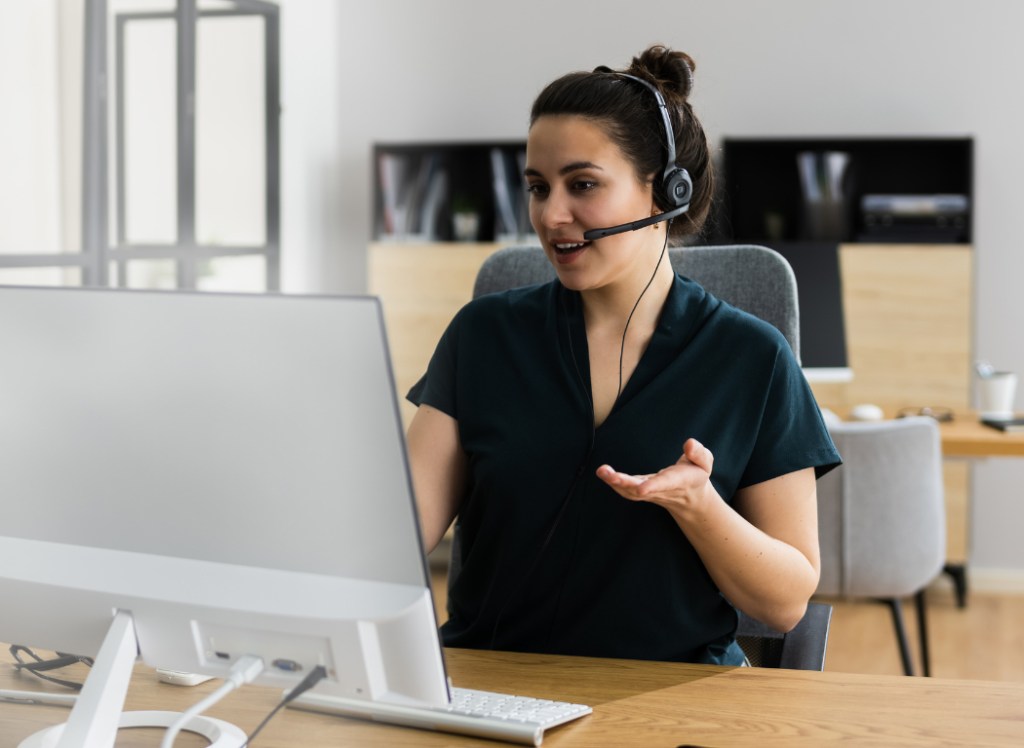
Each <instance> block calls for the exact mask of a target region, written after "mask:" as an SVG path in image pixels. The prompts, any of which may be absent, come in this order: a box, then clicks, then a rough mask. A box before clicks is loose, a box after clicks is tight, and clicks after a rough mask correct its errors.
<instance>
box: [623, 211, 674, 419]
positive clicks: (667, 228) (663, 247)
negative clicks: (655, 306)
mask: <svg viewBox="0 0 1024 748" xmlns="http://www.w3.org/2000/svg"><path fill="white" fill-rule="evenodd" d="M671 229H672V219H671V218H670V219H669V220H668V221H666V222H665V243H664V244H662V245H661V254H660V255H658V263H657V264H656V265H655V266H654V272H653V273H651V279H650V280H649V281H647V285H646V286H644V290H643V291H641V292H640V295H639V296H637V298H636V303H635V304H633V308H632V309H631V310H630V312H629V316H628V317H626V326H625V327H624V328H622V345H621V346H620V348H619V389H618V390H617V391H616V393H615V402H616V403H617V402H618V401H619V395H621V394H622V359H623V358H624V357H625V355H626V332H627V331H628V330H629V323H630V322H631V321H632V319H633V312H635V311H636V308H637V307H638V306H640V300H641V299H643V297H644V294H645V293H647V289H648V288H650V287H651V284H652V283H654V279H655V277H656V276H657V275H658V268H660V267H661V261H662V260H663V259H665V250H666V249H668V235H669V232H670V231H671ZM614 407H615V405H614V404H613V405H612V408H614Z"/></svg>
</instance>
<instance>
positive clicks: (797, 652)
mask: <svg viewBox="0 0 1024 748" xmlns="http://www.w3.org/2000/svg"><path fill="white" fill-rule="evenodd" d="M739 615H740V623H739V627H738V628H737V629H736V641H737V642H738V643H739V645H740V647H741V648H742V649H743V653H744V654H745V655H746V656H747V659H748V660H750V664H751V665H753V666H754V667H778V668H786V669H788V670H823V669H824V668H825V649H826V647H827V646H828V630H829V626H830V625H831V622H832V606H831V605H828V604H826V603H808V604H807V612H806V613H805V614H804V617H803V618H802V619H800V623H798V624H797V625H796V626H795V627H794V628H793V630H792V631H788V632H786V633H780V632H778V631H776V630H774V629H772V628H770V627H768V626H767V625H765V624H763V623H761V622H760V621H757V620H755V619H753V618H750V617H749V616H747V615H744V614H743V613H742V612H741V613H740V614H739Z"/></svg>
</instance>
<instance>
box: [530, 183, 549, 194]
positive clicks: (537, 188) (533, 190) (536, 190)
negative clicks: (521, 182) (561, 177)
mask: <svg viewBox="0 0 1024 748" xmlns="http://www.w3.org/2000/svg"><path fill="white" fill-rule="evenodd" d="M526 191H527V192H528V193H529V194H530V195H532V196H533V197H544V196H545V195H547V194H548V187H547V185H545V184H539V183H538V184H528V185H526Z"/></svg>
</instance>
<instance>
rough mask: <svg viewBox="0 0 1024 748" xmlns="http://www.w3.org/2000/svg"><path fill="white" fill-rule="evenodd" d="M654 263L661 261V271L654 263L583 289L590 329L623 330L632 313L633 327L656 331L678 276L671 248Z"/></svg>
mask: <svg viewBox="0 0 1024 748" xmlns="http://www.w3.org/2000/svg"><path fill="white" fill-rule="evenodd" d="M659 256H660V255H659ZM654 262H657V263H658V265H657V270H655V268H654V266H653V265H650V266H649V267H648V268H647V269H645V270H643V271H641V272H637V273H634V274H632V275H631V276H630V277H628V278H624V279H622V280H620V281H618V282H616V283H612V284H609V285H607V286H602V287H601V288H595V289H589V290H586V291H583V292H582V293H581V296H582V300H583V317H584V319H585V320H586V324H587V328H588V329H595V328H604V327H607V326H610V327H612V328H617V329H619V330H621V329H622V328H623V326H624V325H625V324H626V320H627V319H628V318H629V316H630V314H632V315H633V318H632V320H631V321H630V323H629V324H630V328H634V325H635V326H636V327H637V328H647V329H651V330H653V329H654V326H655V325H656V324H657V321H658V318H659V317H660V316H661V310H662V307H663V306H664V305H665V299H667V298H668V293H669V290H670V289H671V288H672V284H673V282H674V279H675V272H674V271H673V270H672V265H671V263H670V262H669V259H668V250H667V249H666V251H665V253H664V256H663V257H661V259H660V262H659V261H658V260H655V261H654ZM648 284H650V285H649V286H648ZM645 289H646V290H645ZM638 300H639V303H638ZM634 307H635V308H636V311H634Z"/></svg>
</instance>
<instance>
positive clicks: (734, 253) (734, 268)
mask: <svg viewBox="0 0 1024 748" xmlns="http://www.w3.org/2000/svg"><path fill="white" fill-rule="evenodd" d="M668 256H669V261H670V262H671V263H672V268H673V269H674V270H675V271H676V272H677V273H679V274H680V275H684V276H686V277H687V278H690V279H691V280H694V281H696V282H697V283H700V284H701V285H702V286H703V287H704V288H705V289H707V290H708V291H710V292H711V293H712V294H714V295H715V296H717V297H718V298H720V299H722V300H723V301H727V302H729V303H730V304H732V305H733V306H735V307H738V308H739V309H742V310H743V311H745V312H748V313H750V314H753V315H754V316H755V317H760V318H761V319H763V320H764V321H766V322H769V323H771V324H772V325H774V326H775V327H776V328H778V329H779V331H780V332H782V334H783V335H784V336H785V338H786V340H788V341H789V345H790V347H791V348H792V349H793V353H794V354H795V355H796V358H797V360H798V361H799V360H800V310H799V306H798V303H797V292H796V277H795V276H794V275H793V269H792V268H791V267H790V266H789V263H788V262H787V261H786V259H785V258H784V257H783V256H782V255H780V254H779V253H778V252H776V251H775V250H773V249H769V248H767V247H760V246H756V245H752V244H742V245H728V246H721V247H673V248H672V249H670V250H669V251H668ZM554 277H555V271H554V268H552V267H551V263H550V262H548V259H547V257H545V256H544V252H543V251H542V250H541V249H540V247H506V248H504V249H500V250H498V251H497V252H495V253H494V254H493V255H491V256H490V257H488V258H487V259H486V260H485V261H484V263H483V265H482V266H481V268H480V271H479V273H477V276H476V283H475V284H474V286H473V296H474V298H475V297H477V296H482V295H484V294H488V293H494V292H496V291H504V290H507V289H509V288H517V287H519V286H530V285H534V284H537V283H546V282H548V281H549V280H551V279H552V278H554Z"/></svg>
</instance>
